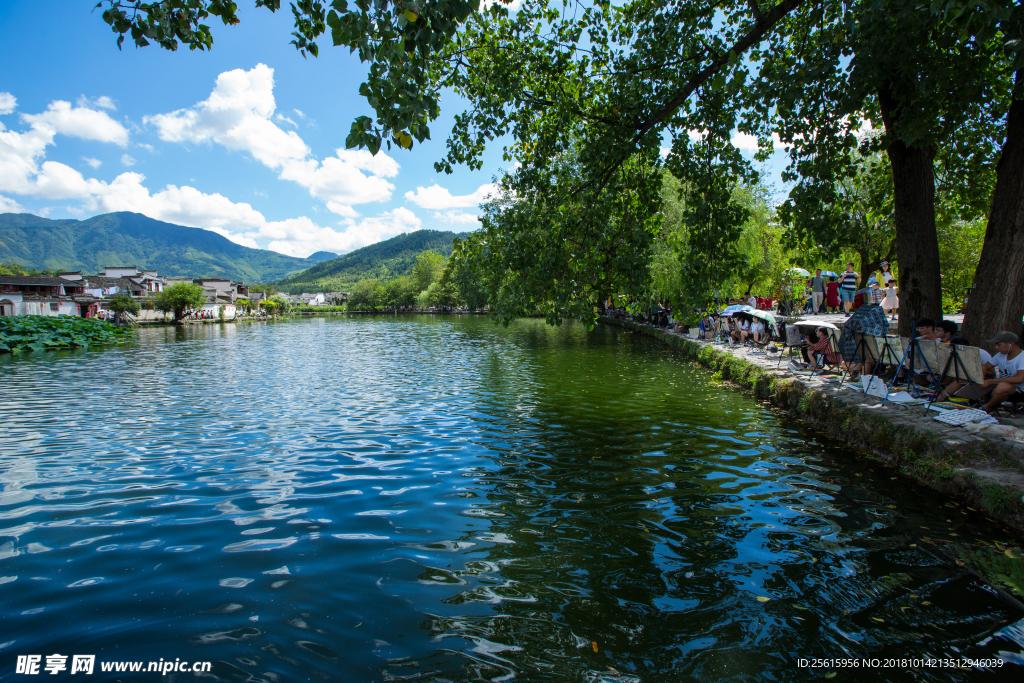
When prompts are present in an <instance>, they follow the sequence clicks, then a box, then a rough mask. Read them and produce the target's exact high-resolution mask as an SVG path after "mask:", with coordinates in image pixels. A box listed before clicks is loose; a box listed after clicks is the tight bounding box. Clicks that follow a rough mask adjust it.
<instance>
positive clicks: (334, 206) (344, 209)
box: [327, 202, 359, 218]
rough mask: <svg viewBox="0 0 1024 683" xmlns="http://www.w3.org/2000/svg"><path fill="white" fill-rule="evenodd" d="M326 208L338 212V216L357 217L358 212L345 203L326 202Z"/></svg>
mask: <svg viewBox="0 0 1024 683" xmlns="http://www.w3.org/2000/svg"><path fill="white" fill-rule="evenodd" d="M327 209H328V210H329V211H332V212H334V213H336V214H338V215H339V216H344V217H345V218H359V212H358V211H356V210H355V209H353V208H352V207H351V206H346V205H345V204H339V203H337V202H327Z"/></svg>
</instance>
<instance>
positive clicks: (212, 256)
mask: <svg viewBox="0 0 1024 683" xmlns="http://www.w3.org/2000/svg"><path fill="white" fill-rule="evenodd" d="M336 256H337V254H332V253H330V252H325V251H318V252H317V253H316V254H313V255H312V256H311V257H310V258H296V257H294V256H285V255H284V254H279V253H277V252H276V251H268V250H266V249H252V248H250V247H243V246H242V245H240V244H235V243H234V242H232V241H231V240H229V239H227V238H226V237H222V236H221V235H218V234H217V233H215V232H210V231H209V230H203V229H201V228H188V227H185V226H183V225H175V224H174V223H165V222H163V221H158V220H155V219H153V218H149V217H148V216H143V215H142V214H139V213H130V212H127V211H120V212H117V213H108V214H103V215H101V216H94V217H92V218H89V219H86V220H83V221H79V220H74V219H65V220H50V219H48V218H41V217H39V216H34V215H32V214H29V213H3V214H0V263H17V264H20V265H22V266H25V267H26V268H35V269H39V270H43V269H47V268H49V269H53V270H65V271H76V270H81V271H84V272H85V273H96V272H100V271H102V270H103V268H104V267H106V266H137V267H138V268H139V269H140V270H141V269H145V270H155V271H157V272H158V273H160V274H161V275H172V276H187V277H226V278H231V279H234V280H243V281H245V282H269V281H272V280H279V279H281V278H285V277H288V276H290V275H293V274H295V273H297V272H298V271H301V270H304V269H306V268H309V267H310V266H313V265H316V264H317V263H319V262H321V261H323V260H325V259H333V258H335V257H336Z"/></svg>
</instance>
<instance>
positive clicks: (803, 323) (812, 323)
mask: <svg viewBox="0 0 1024 683" xmlns="http://www.w3.org/2000/svg"><path fill="white" fill-rule="evenodd" d="M790 325H791V326H793V327H828V328H831V329H833V330H838V329H839V328H838V327H836V326H835V325H833V324H832V323H827V322H825V321H824V320H797V321H796V322H795V323H790Z"/></svg>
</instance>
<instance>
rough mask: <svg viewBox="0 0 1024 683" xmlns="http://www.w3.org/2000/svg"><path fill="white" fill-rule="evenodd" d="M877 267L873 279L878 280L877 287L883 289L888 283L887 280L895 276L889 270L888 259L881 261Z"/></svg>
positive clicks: (893, 278)
mask: <svg viewBox="0 0 1024 683" xmlns="http://www.w3.org/2000/svg"><path fill="white" fill-rule="evenodd" d="M878 268H879V273H878V274H877V275H876V276H875V280H876V281H877V282H878V286H879V287H881V288H882V289H885V288H886V287H887V286H888V285H889V280H895V279H896V276H895V275H893V273H892V271H891V270H889V262H888V261H882V263H881V264H880V265H879V266H878Z"/></svg>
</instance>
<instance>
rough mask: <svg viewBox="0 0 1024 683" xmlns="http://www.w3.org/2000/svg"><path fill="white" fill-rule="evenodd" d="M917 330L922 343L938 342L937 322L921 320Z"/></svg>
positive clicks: (916, 327)
mask: <svg viewBox="0 0 1024 683" xmlns="http://www.w3.org/2000/svg"><path fill="white" fill-rule="evenodd" d="M915 329H917V334H918V336H917V338H918V339H920V340H922V341H938V337H937V336H936V334H935V321H934V320H932V319H931V318H921V319H920V320H918V321H917V325H916V326H915Z"/></svg>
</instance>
